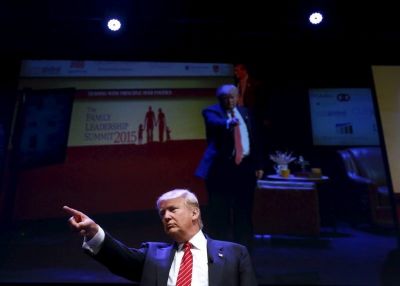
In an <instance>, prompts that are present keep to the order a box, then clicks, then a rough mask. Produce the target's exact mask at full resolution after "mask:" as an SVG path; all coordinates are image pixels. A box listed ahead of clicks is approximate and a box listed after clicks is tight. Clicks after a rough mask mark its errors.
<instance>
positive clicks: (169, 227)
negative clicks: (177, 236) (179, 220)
mask: <svg viewBox="0 0 400 286" xmlns="http://www.w3.org/2000/svg"><path fill="white" fill-rule="evenodd" d="M174 227H176V225H175V224H174V223H170V224H167V230H170V229H171V228H174Z"/></svg>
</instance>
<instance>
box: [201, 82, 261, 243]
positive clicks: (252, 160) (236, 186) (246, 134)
mask: <svg viewBox="0 0 400 286" xmlns="http://www.w3.org/2000/svg"><path fill="white" fill-rule="evenodd" d="M217 98H218V101H219V103H218V104H215V105H212V106H209V107H207V108H205V109H204V110H203V117H204V120H205V126H206V137H207V143H208V146H207V149H206V151H205V153H204V156H203V158H202V160H201V162H200V164H199V166H198V168H197V170H196V175H197V176H198V177H200V178H204V179H205V183H206V188H207V192H208V209H207V210H208V212H209V213H208V220H209V221H208V222H207V225H208V226H209V227H210V228H209V231H210V234H212V235H213V236H215V237H216V238H218V239H224V240H232V239H233V240H234V241H235V242H238V243H241V244H243V245H246V246H247V247H248V248H251V246H252V241H253V228H252V209H253V198H254V191H255V188H256V183H257V179H260V178H261V177H262V176H263V169H262V160H263V158H262V155H261V151H260V150H259V146H258V143H259V142H258V139H257V137H256V132H254V129H253V128H254V123H252V117H251V114H250V113H249V111H248V109H247V108H245V107H240V106H237V100H238V89H237V88H236V87H235V86H234V85H230V84H227V85H222V86H221V87H219V88H218V89H217ZM238 129H239V131H240V135H241V136H240V142H241V145H242V149H241V150H240V152H241V155H240V156H239V157H241V158H240V159H239V160H237V159H238V158H237V157H238V156H237V155H238V150H237V142H235V141H236V140H235V132H236V131H238Z"/></svg>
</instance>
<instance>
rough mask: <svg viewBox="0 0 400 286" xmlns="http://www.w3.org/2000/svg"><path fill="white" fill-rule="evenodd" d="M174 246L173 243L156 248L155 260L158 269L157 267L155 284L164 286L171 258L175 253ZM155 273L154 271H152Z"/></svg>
mask: <svg viewBox="0 0 400 286" xmlns="http://www.w3.org/2000/svg"><path fill="white" fill-rule="evenodd" d="M175 251H176V250H175V247H174V245H170V246H168V247H163V248H158V249H157V254H156V257H157V260H158V263H157V264H158V269H157V285H158V286H165V285H166V283H167V281H168V275H169V270H170V268H171V264H172V260H173V259H174V255H175ZM154 275H155V273H154Z"/></svg>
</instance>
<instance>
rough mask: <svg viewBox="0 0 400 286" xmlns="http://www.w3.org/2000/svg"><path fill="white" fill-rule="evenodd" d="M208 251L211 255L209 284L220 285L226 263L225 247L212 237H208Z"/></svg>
mask: <svg viewBox="0 0 400 286" xmlns="http://www.w3.org/2000/svg"><path fill="white" fill-rule="evenodd" d="M207 252H208V256H209V261H210V262H209V264H208V281H209V285H219V284H220V281H221V277H222V276H223V275H222V273H223V269H224V265H225V253H224V248H223V247H221V246H219V245H218V243H216V242H215V241H214V240H212V239H209V238H208V239H207Z"/></svg>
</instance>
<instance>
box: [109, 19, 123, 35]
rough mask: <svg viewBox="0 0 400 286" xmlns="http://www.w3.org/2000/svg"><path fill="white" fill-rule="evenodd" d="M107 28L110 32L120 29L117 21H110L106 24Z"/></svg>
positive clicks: (119, 23)
mask: <svg viewBox="0 0 400 286" xmlns="http://www.w3.org/2000/svg"><path fill="white" fill-rule="evenodd" d="M107 27H108V29H110V30H111V31H114V32H116V31H118V30H119V29H121V22H120V21H119V20H118V19H110V20H108V22H107Z"/></svg>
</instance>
